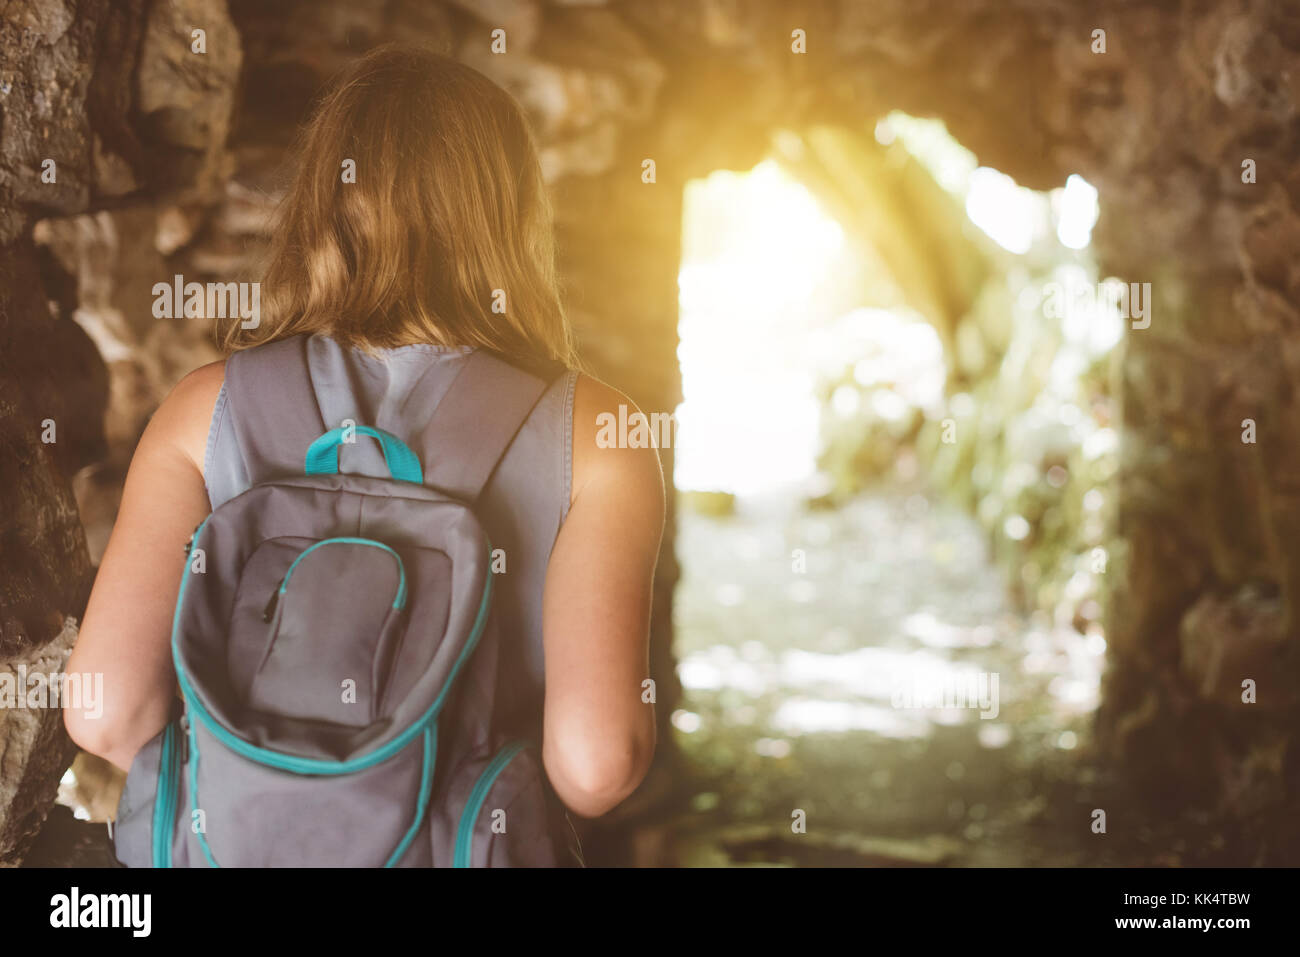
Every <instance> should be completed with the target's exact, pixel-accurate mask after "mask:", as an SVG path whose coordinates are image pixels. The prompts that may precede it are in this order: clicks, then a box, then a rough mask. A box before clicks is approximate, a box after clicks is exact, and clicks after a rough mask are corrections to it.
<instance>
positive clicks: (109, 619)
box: [63, 362, 225, 769]
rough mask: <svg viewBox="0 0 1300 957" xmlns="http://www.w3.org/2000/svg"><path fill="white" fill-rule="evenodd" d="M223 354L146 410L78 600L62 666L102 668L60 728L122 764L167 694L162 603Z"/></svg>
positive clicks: (164, 707)
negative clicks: (109, 528)
mask: <svg viewBox="0 0 1300 957" xmlns="http://www.w3.org/2000/svg"><path fill="white" fill-rule="evenodd" d="M224 376H225V363H223V362H215V363H212V364H211V365H207V366H203V367H202V368H200V369H196V370H195V371H194V372H191V373H190V374H189V375H187V376H186V377H185V378H184V379H182V380H181V381H180V382H179V383H177V385H176V387H175V388H174V389H173V390H172V391H171V393H170V394H169V395H168V396H167V398H166V399H164V400H163V403H162V405H160V406H159V407H158V411H157V412H155V413H154V415H153V418H152V419H150V421H149V425H148V427H147V428H146V429H145V431H144V435H142V436H141V437H140V443H139V445H138V446H136V450H135V455H134V456H133V457H132V459H131V468H130V470H129V471H128V472H127V477H126V487H125V488H124V489H123V491H122V504H121V507H120V508H119V510H118V513H117V521H116V522H115V523H114V524H113V534H112V536H111V537H110V538H109V541H108V547H107V549H106V550H105V551H104V557H103V560H102V561H101V562H100V565H99V573H98V574H97V575H96V577H95V585H94V588H93V589H92V590H91V593H90V601H89V604H88V605H87V607H86V616H85V620H84V621H83V622H82V625H81V632H80V634H79V635H78V637H77V644H76V647H75V648H73V651H72V656H71V657H70V658H69V659H68V664H67V671H68V672H69V673H72V672H78V673H87V672H88V673H91V674H96V673H98V674H102V675H103V681H104V707H103V713H102V715H100V716H99V717H97V718H96V717H91V716H89V715H87V714H85V713H83V712H82V711H78V710H72V709H66V710H65V711H64V712H63V721H64V724H65V725H66V726H67V729H68V734H69V735H71V737H72V740H73V741H75V742H76V743H77V744H78V745H80V746H81V747H82V748H84V749H85V750H87V751H89V752H91V753H92V754H97V755H99V756H100V757H102V758H105V759H107V760H108V761H111V762H112V763H113V764H116V765H117V766H118V767H120V768H124V769H125V768H129V767H130V765H131V760H132V758H134V757H135V754H136V752H137V751H139V750H140V748H141V746H142V745H144V744H145V742H147V741H148V740H149V739H150V738H151V737H153V736H154V735H155V734H157V733H158V731H159V730H160V729H161V728H162V727H163V725H165V724H166V723H167V715H168V713H169V710H170V708H171V702H172V698H173V697H174V696H175V693H176V691H175V689H176V674H175V671H174V670H173V669H172V661H171V648H170V638H171V623H172V612H173V611H174V610H175V607H176V594H177V591H178V590H179V588H180V582H181V574H182V573H183V571H184V569H185V555H184V550H183V549H184V546H185V543H186V541H187V540H188V539H189V536H190V533H191V532H193V531H194V528H195V526H197V525H198V524H199V523H200V522H201V521H203V519H204V517H205V516H206V515H207V514H208V512H210V511H211V508H210V507H209V505H208V494H207V489H206V487H205V486H204V484H203V455H204V451H205V449H206V447H207V435H208V426H209V423H210V422H211V419H212V409H213V406H214V405H215V404H216V400H217V393H218V391H219V390H220V389H221V383H222V380H223V379H224Z"/></svg>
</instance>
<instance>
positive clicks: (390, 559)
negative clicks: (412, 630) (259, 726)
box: [238, 538, 407, 727]
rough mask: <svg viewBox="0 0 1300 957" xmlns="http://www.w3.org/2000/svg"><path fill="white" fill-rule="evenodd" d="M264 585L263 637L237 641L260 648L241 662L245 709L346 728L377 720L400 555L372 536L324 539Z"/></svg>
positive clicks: (403, 582)
mask: <svg viewBox="0 0 1300 957" xmlns="http://www.w3.org/2000/svg"><path fill="white" fill-rule="evenodd" d="M254 587H256V581H253V582H251V583H250V584H249V588H254ZM245 590H247V589H245V588H241V597H242V592H244V591H245ZM269 591H270V594H269V596H268V597H267V599H266V602H265V607H264V609H263V612H262V622H261V626H262V627H263V628H264V629H265V630H264V632H263V636H262V638H261V640H260V643H256V644H255V643H253V642H250V641H247V640H246V641H243V642H241V644H242V645H243V647H244V648H246V649H249V650H251V649H252V648H254V647H256V648H257V654H256V657H255V658H251V656H250V660H244V661H241V662H239V663H238V671H240V672H242V673H243V674H244V675H246V676H247V678H246V681H247V684H246V690H245V692H244V703H245V704H246V706H247V707H249V708H251V709H252V710H254V711H264V712H270V713H274V714H286V715H293V716H294V717H296V718H299V719H303V720H315V721H328V722H331V723H333V724H341V725H350V726H352V727H365V726H367V725H369V724H370V723H371V722H373V721H374V720H375V719H376V718H377V717H378V715H379V707H380V700H381V698H382V696H383V692H384V687H385V684H386V681H387V678H388V674H389V669H390V668H391V665H392V662H393V660H394V657H395V655H396V651H397V648H398V646H399V645H400V642H401V638H402V631H403V626H404V623H405V610H406V599H407V577H406V565H405V563H404V562H403V561H402V557H401V556H400V555H399V554H398V553H397V551H396V550H394V549H393V548H391V547H390V546H388V545H385V544H384V543H383V542H378V541H375V540H373V539H367V538H328V539H324V540H322V541H319V542H316V543H314V544H312V545H311V546H309V547H308V548H305V549H303V550H302V551H301V552H300V553H299V554H298V556H297V557H296V558H295V559H294V560H293V562H292V564H290V565H289V568H288V570H287V571H286V572H285V573H284V575H283V577H282V578H281V579H280V580H279V581H278V582H277V583H275V584H274V585H273V586H272V587H271V588H270V590H269ZM244 627H248V626H247V625H245V626H244ZM326 650H327V651H328V655H323V654H322V652H324V651H326Z"/></svg>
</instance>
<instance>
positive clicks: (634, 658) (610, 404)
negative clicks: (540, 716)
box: [542, 376, 664, 817]
mask: <svg viewBox="0 0 1300 957" xmlns="http://www.w3.org/2000/svg"><path fill="white" fill-rule="evenodd" d="M620 404H621V405H624V406H626V407H627V415H628V417H629V418H630V417H631V416H632V415H634V414H636V412H637V410H636V406H634V405H633V404H632V403H631V402H630V401H628V399H627V398H626V397H625V396H623V395H622V394H621V393H619V392H616V391H615V390H613V389H611V388H609V387H608V386H605V385H603V384H601V383H599V382H597V381H595V380H594V379H590V378H587V377H585V376H582V377H579V379H578V384H577V388H576V391H575V395H574V403H573V477H572V490H571V505H570V508H569V514H568V517H567V518H566V519H565V521H564V525H563V526H562V527H561V529H560V534H559V537H558V538H557V539H556V542H555V548H554V549H553V550H552V552H551V559H550V563H549V564H548V565H547V569H546V587H545V595H544V600H543V640H544V650H545V660H546V707H545V721H544V727H543V742H542V756H543V761H544V763H545V765H546V773H547V776H548V777H549V778H550V780H551V784H552V785H553V786H554V788H555V791H556V793H557V794H558V795H559V796H560V798H561V800H563V801H564V803H565V804H566V805H568V807H569V808H570V809H571V810H573V811H574V812H575V813H577V814H580V815H582V816H584V817H597V816H599V815H601V814H604V813H605V812H606V811H609V810H610V809H611V808H613V807H614V806H615V805H617V804H618V803H619V802H620V801H622V800H623V799H624V798H625V797H627V796H628V795H629V794H631V793H632V791H633V790H635V789H636V787H637V785H638V784H640V783H641V779H642V778H644V777H645V774H646V771H647V770H648V769H649V767H650V759H651V758H652V757H653V755H654V745H655V718H654V706H653V705H652V704H647V703H645V702H643V700H642V695H643V689H642V682H643V681H645V680H646V678H647V677H648V676H649V675H648V672H649V621H650V600H651V586H652V583H653V580H654V570H655V561H656V559H657V558H658V555H659V541H660V537H661V535H662V533H663V524H664V486H663V473H662V470H661V468H660V465H659V454H658V452H657V451H656V450H655V449H630V448H601V447H600V446H599V444H598V442H597V431H598V429H597V416H598V415H599V414H601V413H605V412H607V413H611V414H612V415H613V416H614V417H615V420H616V421H617V420H618V412H619V405H620Z"/></svg>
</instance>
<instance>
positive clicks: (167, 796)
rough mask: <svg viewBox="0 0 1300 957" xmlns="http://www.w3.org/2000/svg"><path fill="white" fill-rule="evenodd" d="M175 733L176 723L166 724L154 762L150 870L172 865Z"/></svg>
mask: <svg viewBox="0 0 1300 957" xmlns="http://www.w3.org/2000/svg"><path fill="white" fill-rule="evenodd" d="M179 732H180V721H179V720H177V721H169V722H168V723H167V727H166V728H164V729H163V739H162V751H161V756H160V757H159V760H158V790H157V793H156V794H155V795H154V805H153V831H152V839H153V848H152V850H153V866H154V867H171V866H172V831H173V829H174V827H175V824H176V807H177V805H178V803H179V802H180V783H181V774H180V761H179V760H178V758H179V753H178V752H179V751H180V745H179V743H178V738H179Z"/></svg>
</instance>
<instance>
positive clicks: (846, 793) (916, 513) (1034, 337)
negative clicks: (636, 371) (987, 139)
mask: <svg viewBox="0 0 1300 957" xmlns="http://www.w3.org/2000/svg"><path fill="white" fill-rule="evenodd" d="M884 197H888V198H889V199H888V201H885V202H876V200H879V199H882V198H884ZM1097 213H1098V203H1097V194H1096V190H1095V189H1093V187H1092V186H1091V185H1090V184H1088V183H1087V182H1086V181H1085V180H1084V179H1083V178H1082V177H1079V176H1077V175H1076V176H1070V177H1069V178H1068V179H1067V180H1066V182H1065V183H1064V184H1062V186H1061V187H1060V188H1058V189H1056V190H1053V191H1050V192H1039V191H1034V190H1029V189H1025V188H1022V187H1020V186H1018V185H1017V184H1016V183H1015V182H1014V180H1012V179H1011V178H1010V177H1008V176H1006V175H1005V174H1003V173H1001V172H999V171H997V170H994V169H990V168H987V167H983V166H980V165H978V164H977V163H976V162H975V159H974V157H973V155H971V154H970V153H969V152H968V151H966V150H965V149H964V148H963V147H962V146H961V145H960V144H959V143H958V142H957V141H956V140H954V139H953V138H952V136H951V135H950V134H949V133H948V132H947V130H946V129H945V127H944V125H943V124H942V122H940V121H938V120H922V119H918V118H915V117H911V116H908V115H906V114H902V113H894V114H891V115H890V116H889V117H888V118H887V119H886V120H884V121H882V122H881V123H880V124H878V125H877V126H876V127H875V128H874V129H873V130H869V131H866V132H865V133H864V132H863V131H849V130H831V129H813V130H808V131H803V132H798V133H797V132H794V131H790V130H780V131H777V132H776V133H775V134H774V136H773V146H772V150H771V152H770V154H769V155H768V156H767V157H765V158H764V159H763V160H762V161H761V162H759V163H758V164H757V165H755V166H754V167H753V168H752V169H750V170H748V171H743V172H737V171H732V170H725V169H724V170H717V171H715V172H713V173H711V174H709V175H708V176H706V177H703V178H699V179H695V180H692V181H689V182H688V183H687V185H686V188H685V190H684V201H683V209H682V263H681V271H680V274H679V278H678V286H679V294H680V301H679V325H678V333H679V337H680V344H679V347H678V358H679V362H680V368H681V375H682V394H683V401H682V403H681V404H680V405H679V406H678V408H677V410H676V413H675V415H676V419H677V424H678V428H677V431H676V433H675V439H676V441H675V449H674V455H675V467H674V474H673V478H674V485H675V487H676V491H677V497H678V502H679V506H678V528H677V557H678V561H679V562H680V565H681V579H680V581H679V583H678V585H677V591H676V598H675V611H674V651H675V654H676V656H677V658H678V661H679V666H678V673H679V676H680V679H681V683H682V687H683V699H682V701H681V702H680V703H679V705H678V706H677V708H676V709H675V710H674V711H673V713H672V716H671V726H672V729H673V734H674V736H675V740H676V741H677V743H678V744H679V745H680V746H681V748H682V750H683V752H684V753H685V755H686V756H687V758H688V760H689V762H690V765H691V766H692V767H693V768H694V773H695V775H696V780H695V782H694V785H695V790H694V794H693V797H692V803H691V810H690V812H689V813H687V814H685V815H683V816H682V817H681V818H679V819H678V820H677V821H676V822H675V824H674V826H675V827H676V828H677V829H678V837H679V840H680V844H681V846H682V850H681V851H680V853H681V854H682V857H683V859H684V860H686V861H695V862H699V863H719V862H726V863H744V862H755V861H761V860H772V859H777V860H785V861H788V862H792V863H800V864H809V863H828V862H831V861H838V860H841V859H847V858H856V862H857V863H877V864H879V863H885V864H890V863H892V864H911V863H935V862H944V863H953V862H961V863H981V864H990V863H994V864H1006V863H1021V862H1023V861H1022V860H1019V859H1016V858H1015V857H1014V855H1011V856H1009V855H1008V845H1007V843H1006V841H1005V840H1002V838H1004V837H1005V836H1006V833H1007V831H1008V830H1009V829H1015V828H1017V827H1019V822H1020V821H1021V820H1022V819H1023V818H1024V816H1025V814H1026V808H1027V807H1033V806H1036V805H1037V804H1038V803H1041V802H1042V801H1043V800H1044V790H1045V785H1044V781H1045V780H1047V779H1050V778H1052V777H1053V776H1054V775H1061V774H1065V775H1071V774H1073V775H1078V774H1087V773H1088V772H1087V771H1086V769H1080V768H1078V767H1076V766H1075V765H1073V764H1072V763H1071V758H1072V757H1073V756H1074V755H1075V753H1076V752H1078V751H1080V750H1081V749H1083V748H1085V746H1086V743H1087V740H1088V735H1089V728H1090V724H1091V720H1092V717H1093V713H1094V711H1095V709H1096V707H1097V703H1098V695H1099V687H1100V678H1101V673H1102V664H1103V661H1104V653H1105V650H1106V641H1105V632H1104V627H1103V623H1102V619H1103V615H1104V600H1105V596H1104V594H1103V593H1102V591H1101V588H1100V582H1099V580H1098V574H1097V571H1098V570H1099V569H1100V568H1101V567H1103V566H1104V563H1105V553H1106V546H1107V535H1108V526H1107V524H1106V518H1105V513H1106V505H1107V502H1108V500H1109V499H1110V498H1111V497H1112V496H1113V490H1112V488H1111V486H1112V485H1113V482H1112V479H1113V474H1114V472H1113V465H1114V463H1113V446H1112V445H1110V444H1108V439H1107V437H1106V432H1105V430H1106V429H1107V426H1108V424H1109V415H1110V412H1111V410H1110V409H1109V407H1108V405H1107V402H1106V399H1107V396H1106V394H1105V392H1104V385H1105V383H1106V381H1107V373H1106V368H1107V364H1108V363H1109V362H1110V357H1111V353H1112V351H1113V349H1114V347H1115V346H1116V344H1117V343H1118V340H1119V335H1120V333H1121V329H1120V317H1121V315H1122V313H1123V309H1122V305H1123V304H1122V303H1121V302H1120V301H1119V300H1118V299H1117V298H1115V297H1113V296H1112V297H1109V298H1108V297H1107V296H1105V295H1101V296H1094V297H1092V298H1088V293H1089V291H1090V290H1092V289H1093V288H1094V287H1095V288H1097V289H1100V290H1102V291H1103V292H1105V291H1107V290H1110V289H1113V287H1114V284H1113V283H1112V284H1109V285H1108V284H1106V283H1097V282H1096V279H1095V277H1096V271H1097V270H1096V265H1095V263H1094V262H1093V261H1092V259H1091V256H1090V251H1089V243H1090V234H1091V230H1092V227H1093V225H1094V224H1095V222H1096V218H1097ZM932 259H933V260H937V261H938V266H936V265H935V263H934V262H931V261H930V260H932ZM967 323H970V325H967ZM1026 376H1032V377H1033V378H1034V379H1036V380H1038V381H1037V382H1036V383H1026V382H1025V381H1024V377H1026ZM1030 384H1037V385H1039V386H1041V388H1038V389H1036V390H1034V391H1030V390H1029V389H1027V388H1025V386H1027V385H1030ZM1016 385H1019V386H1020V389H1019V390H1018V391H1017V390H1016V389H1015V388H1012V387H1013V386H1016ZM1008 393H1010V394H1008ZM963 433H969V434H963ZM1067 439H1068V441H1070V442H1074V443H1075V444H1079V443H1082V445H1083V446H1084V447H1087V448H1089V449H1090V453H1089V456H1088V457H1084V456H1075V457H1073V458H1072V457H1071V456H1070V454H1069V453H1068V451H1066V445H1067V442H1066V441H1065V440H1067ZM1107 453H1111V454H1112V457H1111V459H1110V460H1108V461H1104V462H1100V463H1098V462H1097V461H1096V460H1097V459H1099V458H1105V456H1106V455H1107ZM1008 476H1010V477H1011V478H1013V479H1014V483H1015V484H1007V483H1006V482H1005V481H1003V480H1004V479H1006V478H1007V477H1008ZM737 556H739V557H740V558H741V559H743V560H741V561H737V560H736V558H737ZM1008 586H1010V587H1008ZM864 756H866V758H867V759H866V760H864ZM792 802H793V803H792ZM795 806H798V807H800V808H802V809H803V810H805V811H807V812H808V813H816V814H818V815H819V817H820V818H821V820H822V822H823V825H824V824H825V823H826V818H830V819H831V821H832V822H833V824H832V826H831V827H830V829H829V830H830V832H831V833H834V834H835V835H836V837H835V839H834V840H833V841H831V842H829V843H823V844H820V845H819V844H817V842H807V841H803V840H802V838H800V839H799V840H794V841H792V840H790V828H789V826H788V824H787V823H786V822H784V821H783V817H784V815H785V814H786V813H788V811H785V810H783V809H787V808H788V807H795ZM822 833H823V834H825V833H826V831H825V830H823V831H822ZM1079 850H1081V849H1079V848H1069V847H1066V846H1064V845H1061V844H1059V843H1058V844H1057V845H1056V846H1051V847H1048V846H1039V847H1037V848H1034V849H1031V850H1025V851H1022V852H1020V853H1021V854H1022V855H1023V857H1024V858H1025V859H1030V858H1034V857H1036V856H1038V857H1040V858H1042V859H1044V860H1056V861H1059V860H1062V859H1064V858H1068V857H1069V856H1070V855H1071V854H1073V853H1078V852H1079Z"/></svg>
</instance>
